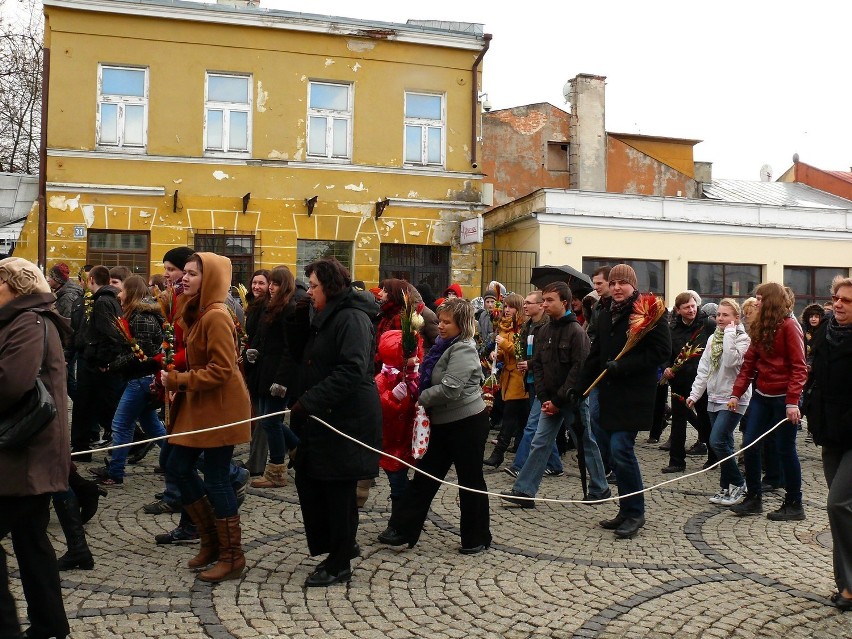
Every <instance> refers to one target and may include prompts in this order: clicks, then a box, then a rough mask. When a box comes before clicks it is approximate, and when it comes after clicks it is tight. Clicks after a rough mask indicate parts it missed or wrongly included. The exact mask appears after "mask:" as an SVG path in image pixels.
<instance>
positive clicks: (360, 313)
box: [287, 288, 382, 480]
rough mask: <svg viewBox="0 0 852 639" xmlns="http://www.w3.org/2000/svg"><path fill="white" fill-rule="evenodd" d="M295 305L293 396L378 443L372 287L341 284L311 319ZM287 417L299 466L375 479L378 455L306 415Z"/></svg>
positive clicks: (291, 324)
mask: <svg viewBox="0 0 852 639" xmlns="http://www.w3.org/2000/svg"><path fill="white" fill-rule="evenodd" d="M307 311H308V308H307V307H301V306H297V308H296V311H295V312H294V313H293V315H292V316H291V317H289V318H288V320H287V339H288V342H289V344H290V345H291V352H292V354H293V357H294V359H295V360H296V361H297V362H298V363H299V364H298V376H297V382H296V384H295V386H296V390H295V393H294V394H293V397H295V398H296V401H297V402H298V403H299V405H300V406H301V407H302V408H303V409H304V410H305V411H306V412H307V413H308V414H309V415H316V416H317V417H319V418H320V419H322V420H323V421H326V422H328V423H329V424H331V425H332V426H334V427H335V428H337V429H339V430H341V431H343V432H345V433H347V434H348V435H350V436H352V437H354V438H355V439H357V440H359V441H362V442H364V443H365V444H368V445H369V446H372V447H374V448H381V445H382V411H381V405H380V404H379V394H378V390H377V388H376V383H375V381H374V379H373V356H374V353H373V351H374V349H375V344H376V337H375V330H374V328H373V322H372V318H373V317H375V316H376V314H377V313H378V311H379V307H378V304H376V301H375V298H374V297H373V295H372V293H367V292H364V291H356V290H354V289H351V288H349V289H346V290H345V291H344V292H343V293H341V294H340V295H338V296H336V297H333V298H330V299H329V300H328V302H327V304H326V307H325V308H324V309H323V310H322V312H320V313H315V314H314V317H313V319H312V320H311V319H309V316H308V312H307ZM291 422H292V424H293V426H294V427H295V428H296V430H297V431H298V432H299V436H300V438H301V443H300V444H299V449H298V453H297V456H296V460H295V466H296V472H303V473H305V474H306V475H307V476H308V477H310V478H312V479H319V480H351V479H368V478H372V477H376V476H377V475H378V472H379V455H378V453H372V452H370V451H368V450H367V449H365V448H363V447H362V446H359V445H357V444H355V443H353V442H350V441H349V440H348V439H345V438H343V437H341V436H339V435H337V434H336V433H335V432H333V431H331V430H329V429H328V428H327V427H326V426H324V425H323V424H320V423H319V422H317V421H316V420H314V419H312V418H310V417H308V418H307V419H299V418H298V416H297V415H293V416H292V419H291Z"/></svg>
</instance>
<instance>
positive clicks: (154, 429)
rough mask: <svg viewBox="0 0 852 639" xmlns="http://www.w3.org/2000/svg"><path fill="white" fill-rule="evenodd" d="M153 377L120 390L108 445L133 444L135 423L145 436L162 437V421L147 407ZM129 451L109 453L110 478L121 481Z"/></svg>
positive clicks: (164, 430)
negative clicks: (110, 443)
mask: <svg viewBox="0 0 852 639" xmlns="http://www.w3.org/2000/svg"><path fill="white" fill-rule="evenodd" d="M153 381H154V377H153V375H149V376H148V377H140V378H138V379H131V380H130V381H129V382H127V386H125V387H124V393H122V395H121V399H120V400H119V402H118V408H116V409H115V417H113V418H112V443H113V445H115V446H118V445H120V444H129V443H130V442H132V441H133V431H134V430H135V429H136V420H137V419H138V420H139V424H140V425H141V426H142V430H144V431H145V434H146V435H148V437H162V436H163V435H165V434H166V429H165V428H163V422H161V421H160V418H159V417H157V412H156V411H155V410H154V409H153V408H151V407H150V405H149V404H148V396H149V394H150V389H151V384H152V383H153ZM129 451H130V448H129V447H127V448H117V449H115V450H114V451H112V457H111V458H110V462H109V469H108V471H109V476H110V477H112V478H113V479H124V467H125V464H126V463H127V454H128V452H129Z"/></svg>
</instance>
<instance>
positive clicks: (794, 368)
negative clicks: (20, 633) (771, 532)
mask: <svg viewBox="0 0 852 639" xmlns="http://www.w3.org/2000/svg"><path fill="white" fill-rule="evenodd" d="M755 296H756V297H757V307H758V308H757V316H756V317H755V318H754V320H753V321H752V323H751V329H750V331H749V334H750V337H751V346H749V349H748V351H746V354H745V360H744V361H743V365H742V368H741V369H740V373H739V375H738V376H737V381H736V382H735V383H734V388H733V390H732V391H731V399H730V401H729V402H728V410H736V408H737V404H738V402H739V399H740V397H741V396H742V395H743V393H745V391H746V389H748V387H749V384H751V382H752V380H754V379H755V377H757V382H756V384H755V388H754V390H755V392H754V394H753V395H752V398H751V405H750V408H751V411H750V416H749V420H748V423H747V424H746V428H745V434H744V435H743V448H745V447H746V446H748V445H749V444H751V443H753V442H754V441H755V440H756V439H757V438H758V437H760V436H761V435H762V434H764V433H765V432H766V431H768V430H769V429H770V428H772V426H774V425H775V424H777V423H778V422H779V421H781V420H786V421H784V423H782V424H781V426H779V427H778V430H777V431H776V441H777V444H778V454H779V457H780V459H781V465H782V467H783V469H784V482H785V489H786V492H787V494H786V495H785V498H784V503H783V504H782V505H781V507H780V508H779V509H778V510H775V511H773V512H771V513H769V514H768V515H767V517H768V518H769V519H771V520H773V521H793V520H801V519H804V518H805V511H804V510H803V509H802V469H801V466H800V465H799V455H798V453H797V452H796V430H797V429H796V426H797V425H798V423H799V421H800V420H801V413H800V412H799V398H800V397H801V394H802V388H803V387H804V385H805V381H806V380H807V378H808V367H807V364H806V363H805V348H804V340H803V338H802V327H801V326H800V325H799V322H797V321H796V319H795V318H794V317H793V316H792V315H791V312H792V304H791V302H790V298H789V297H788V296H787V294H786V292H785V291H784V287H782V286H781V285H780V284H777V283H775V282H767V283H765V284H761V285H760V286H758V287H757V291H756V292H755ZM760 451H761V445H760V443H758V444H756V445H754V446H751V447H750V448H748V449H747V450H746V451H745V466H746V487H747V491H748V495H747V497H746V499H745V501H743V502H742V503H740V504H737V505H736V506H733V507H732V508H731V510H732V511H733V512H734V513H736V514H737V515H741V516H742V515H757V514H760V513H762V512H763V500H762V495H761V485H760V472H761V455H760Z"/></svg>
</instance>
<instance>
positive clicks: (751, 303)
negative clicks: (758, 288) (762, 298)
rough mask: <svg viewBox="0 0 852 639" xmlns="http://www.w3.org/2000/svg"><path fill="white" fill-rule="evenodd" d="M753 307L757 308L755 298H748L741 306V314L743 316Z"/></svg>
mask: <svg viewBox="0 0 852 639" xmlns="http://www.w3.org/2000/svg"><path fill="white" fill-rule="evenodd" d="M755 306H757V298H756V297H750V298H748V299H747V300H746V301H745V302H743V305H742V312H743V313H744V314H745V313H748V312H749V311H750V310H751V309H753V308H754V307H755Z"/></svg>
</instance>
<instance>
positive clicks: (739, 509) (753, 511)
mask: <svg viewBox="0 0 852 639" xmlns="http://www.w3.org/2000/svg"><path fill="white" fill-rule="evenodd" d="M730 510H731V512H732V513H734V514H735V515H738V516H739V517H747V516H749V515H759V514H760V513H762V512H763V498H762V497H761V496H760V495H746V498H745V500H743V501H742V502H740V503H739V504H735V505H734V506H731V508H730Z"/></svg>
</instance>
